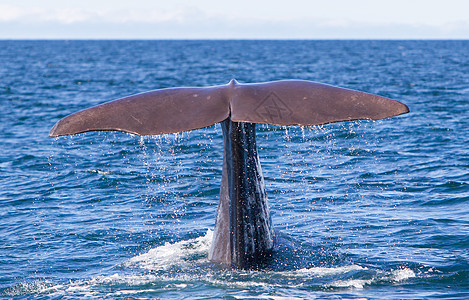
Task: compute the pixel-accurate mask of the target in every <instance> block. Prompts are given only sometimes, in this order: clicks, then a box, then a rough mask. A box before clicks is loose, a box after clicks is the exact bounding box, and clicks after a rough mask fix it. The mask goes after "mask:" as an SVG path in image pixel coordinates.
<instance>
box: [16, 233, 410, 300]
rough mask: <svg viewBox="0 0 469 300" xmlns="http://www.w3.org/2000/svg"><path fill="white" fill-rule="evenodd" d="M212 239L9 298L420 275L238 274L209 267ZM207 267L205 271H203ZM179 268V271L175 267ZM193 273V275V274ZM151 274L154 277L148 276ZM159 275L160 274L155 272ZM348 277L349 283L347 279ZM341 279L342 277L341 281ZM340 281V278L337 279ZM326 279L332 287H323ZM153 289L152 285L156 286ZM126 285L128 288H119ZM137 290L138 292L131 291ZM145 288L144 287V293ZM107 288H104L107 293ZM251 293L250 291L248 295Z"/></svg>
mask: <svg viewBox="0 0 469 300" xmlns="http://www.w3.org/2000/svg"><path fill="white" fill-rule="evenodd" d="M212 237H213V231H211V230H208V231H207V233H206V234H205V235H203V236H200V237H197V238H193V239H189V240H185V241H180V242H174V243H165V244H164V245H162V246H159V247H156V248H154V249H151V250H149V251H148V252H146V253H143V254H141V255H138V256H135V257H133V258H131V259H129V260H128V261H126V262H125V263H123V264H122V265H120V267H123V268H124V270H123V272H120V273H121V274H120V273H115V274H112V275H106V276H97V277H95V278H92V279H88V280H74V281H70V282H69V283H63V284H56V285H54V284H53V283H51V282H33V283H25V284H21V285H18V286H16V287H14V288H12V289H10V290H9V291H8V292H7V294H8V295H10V296H15V295H24V294H48V295H56V296H60V295H75V296H80V297H81V296H84V297H96V296H99V295H100V294H101V293H102V292H103V291H104V290H105V293H106V294H107V295H108V296H109V291H108V288H106V287H110V286H114V287H116V290H114V291H113V292H112V294H113V295H114V296H125V295H132V294H145V293H148V294H151V293H159V292H161V288H162V287H164V289H165V290H168V291H169V290H173V291H177V290H183V289H187V288H190V286H191V284H193V283H199V284H200V283H204V284H208V285H209V286H212V287H213V288H220V287H221V288H229V289H241V290H247V291H249V290H250V289H252V288H254V289H256V290H257V289H259V290H263V289H272V288H282V287H286V286H288V287H301V288H304V287H307V286H316V285H317V286H322V287H326V288H332V289H335V288H339V289H343V288H346V289H363V288H364V287H365V286H367V285H373V284H376V283H380V282H388V283H391V284H393V283H400V282H403V281H405V280H407V279H409V278H413V277H416V275H415V273H414V271H412V270H411V269H409V268H399V269H395V270H391V271H383V270H373V269H369V268H367V267H362V266H359V265H356V264H352V265H348V266H340V267H311V268H303V269H298V270H293V271H291V270H290V271H239V270H230V269H227V270H226V269H217V268H215V269H214V268H210V267H207V266H208V265H206V264H204V262H207V255H208V251H209V248H210V244H211V241H212ZM204 266H205V267H204ZM173 267H176V269H175V270H178V271H177V272H172V271H168V272H166V271H167V270H171V268H173ZM125 268H137V269H141V270H142V271H143V272H144V273H143V274H128V273H127V272H126V271H125ZM186 270H187V271H186ZM189 270H191V271H189ZM147 271H149V272H150V273H148V272H147ZM155 271H157V273H155ZM126 273H127V274H126ZM344 277H345V278H346V279H344ZM338 278H341V279H338ZM335 279H338V280H335ZM324 280H327V281H328V283H324ZM155 284H156V286H160V287H155V288H154V289H152V288H148V285H155ZM121 285H122V286H125V288H124V289H120V288H118V287H119V286H121ZM132 287H134V288H132ZM142 288H143V289H142ZM103 289H104V290H103ZM247 294H249V293H247ZM231 296H233V297H234V298H249V296H246V295H244V293H243V295H242V296H241V295H240V296H239V297H238V296H237V295H233V294H232V295H231ZM253 298H259V299H263V298H266V299H297V298H295V297H293V298H292V297H289V296H283V295H275V296H273V295H271V294H260V295H257V296H256V297H253Z"/></svg>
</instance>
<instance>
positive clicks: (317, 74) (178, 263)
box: [0, 40, 469, 299]
mask: <svg viewBox="0 0 469 300" xmlns="http://www.w3.org/2000/svg"><path fill="white" fill-rule="evenodd" d="M468 53H469V41H254V40H253V41H229V40H227V41H0V105H1V110H0V148H1V151H0V237H1V240H0V297H1V298H5V299H77V298H86V299H90V298H99V299H148V298H152V299H158V298H159V299H219V298H227V299H340V298H345V299H355V298H360V299H397V298H400V299H428V298H447V299H468V298H469V150H468V149H469V59H468V55H467V54H468ZM232 78H236V79H237V80H238V81H239V82H241V83H243V82H263V81H271V80H280V79H306V80H312V81H318V82H322V83H327V84H332V85H337V86H341V87H345V88H351V89H357V90H363V91H366V92H370V93H375V94H379V95H382V96H385V97H389V98H392V99H396V100H400V101H401V102H403V103H405V104H407V105H408V106H409V108H410V110H411V112H410V113H409V114H406V115H402V116H398V117H393V118H390V119H385V120H380V121H357V122H347V123H336V124H330V125H324V126H317V127H305V128H300V127H281V126H272V125H269V126H268V125H258V127H257V128H258V129H257V142H258V148H259V154H260V159H261V163H262V167H263V173H264V177H265V182H266V188H267V193H268V196H269V204H270V207H271V213H272V220H273V224H274V227H275V229H276V231H277V232H278V235H279V237H280V238H279V242H278V243H277V245H276V247H275V251H274V256H273V259H272V261H271V262H270V263H269V265H268V266H266V268H265V269H262V270H248V271H246V270H236V269H224V268H220V267H217V266H214V265H212V264H210V262H209V261H208V260H207V254H208V249H209V247H210V244H211V237H212V235H213V232H212V230H213V227H214V223H215V215H216V209H217V204H218V194H219V186H220V181H221V172H222V156H223V145H222V133H221V128H220V125H215V126H211V127H208V128H204V129H200V130H195V131H191V132H185V133H179V134H168V135H163V136H147V137H138V136H135V135H129V134H124V133H119V132H91V133H86V134H80V135H77V136H69V137H61V138H49V137H48V133H49V130H50V129H51V127H52V126H53V125H54V123H55V122H56V121H58V120H59V119H60V118H62V117H64V116H66V115H68V114H70V113H73V112H76V111H78V110H81V109H85V108H88V107H90V106H93V105H97V104H100V103H103V102H106V101H109V100H113V99H116V98H120V97H123V96H127V95H130V94H135V93H139V92H144V91H148V90H152V89H159V88H167V87H176V86H208V85H218V84H226V83H228V82H229V81H230V80H231V79H232Z"/></svg>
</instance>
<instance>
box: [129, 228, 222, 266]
mask: <svg viewBox="0 0 469 300" xmlns="http://www.w3.org/2000/svg"><path fill="white" fill-rule="evenodd" d="M212 237H213V231H212V230H208V231H207V233H206V234H205V235H204V236H200V237H198V238H195V239H189V240H187V241H180V242H175V243H169V242H167V243H165V244H164V245H163V246H159V247H156V248H154V249H151V250H150V251H148V252H147V253H144V254H141V255H139V256H136V257H133V258H131V259H129V260H128V261H127V262H126V263H124V266H126V267H139V268H143V269H147V270H165V269H168V268H169V267H171V266H175V265H178V266H184V265H187V264H188V261H190V258H191V257H193V256H195V255H202V256H205V255H206V254H207V253H208V251H209V249H210V245H211V242H212Z"/></svg>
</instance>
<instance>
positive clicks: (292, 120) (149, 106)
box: [49, 80, 409, 269]
mask: <svg viewBox="0 0 469 300" xmlns="http://www.w3.org/2000/svg"><path fill="white" fill-rule="evenodd" d="M407 112H409V109H408V107H407V106H406V105H405V104H402V103H401V102H398V101H395V100H391V99H388V98H385V97H381V96H377V95H373V94H368V93H364V92H360V91H354V90H349V89H343V88H339V87H334V86H330V85H325V84H321V83H315V82H311V81H302V80H285V81H273V82H266V83H255V84H239V83H238V82H237V81H236V80H232V81H230V83H229V84H227V85H222V86H214V87H205V88H202V87H194V88H170V89H161V90H155V91H150V92H147V93H142V94H137V95H133V96H129V97H125V98H122V99H118V100H115V101H111V102H108V103H104V104H101V105H98V106H95V107H92V108H88V109H85V110H82V111H80V112H77V113H74V114H72V115H69V116H67V117H65V118H63V119H61V120H59V121H58V122H57V123H56V124H55V125H54V127H53V128H52V129H51V131H50V133H49V136H51V137H57V136H63V135H72V134H78V133H83V132H88V131H97V130H100V131H107V130H116V131H122V132H128V133H132V134H137V135H157V134H166V133H176V132H181V131H188V130H194V129H199V128H203V127H207V126H211V125H214V124H216V123H221V126H222V131H223V143H224V154H223V173H222V181H221V187H220V201H219V205H218V211H217V218H216V223H215V229H214V237H213V241H212V246H211V249H210V252H209V255H208V257H209V260H211V261H213V262H216V263H220V264H222V265H226V266H233V267H237V268H244V269H246V268H257V267H258V266H259V265H261V264H262V263H264V262H265V261H266V260H268V259H269V257H270V255H271V254H272V249H273V246H274V231H273V229H272V222H271V217H270V212H269V207H268V204H267V194H266V192H265V186H264V179H263V177H262V171H261V165H260V162H259V156H258V153H257V147H256V140H255V125H256V123H263V124H274V125H283V126H288V125H299V126H313V125H322V124H327V123H333V122H342V121H353V120H362V119H368V120H378V119H383V118H387V117H392V116H396V115H400V114H405V113H407Z"/></svg>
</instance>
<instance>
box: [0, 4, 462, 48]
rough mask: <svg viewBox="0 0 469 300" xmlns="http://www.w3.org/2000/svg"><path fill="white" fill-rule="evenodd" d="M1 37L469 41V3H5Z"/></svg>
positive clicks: (0, 11) (0, 17) (0, 12)
mask: <svg viewBox="0 0 469 300" xmlns="http://www.w3.org/2000/svg"><path fill="white" fill-rule="evenodd" d="M0 39H469V1H468V0H443V1H437V0H385V1H381V0H321V1H317V0H284V1H277V0H231V1H223V0H193V1H189V0H154V1H151V0H127V1H122V0H94V1H91V0H66V1H65V0H0Z"/></svg>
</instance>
